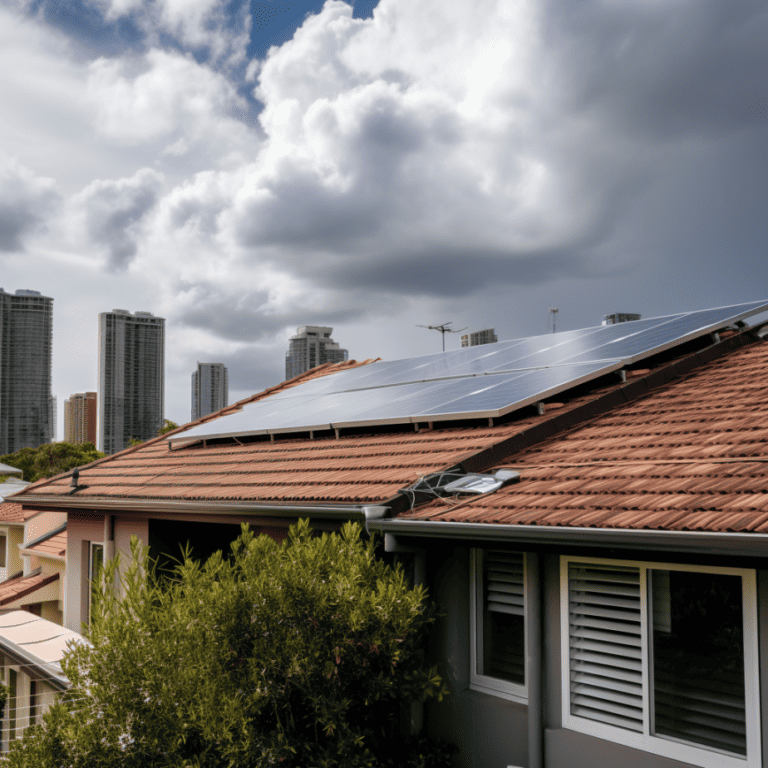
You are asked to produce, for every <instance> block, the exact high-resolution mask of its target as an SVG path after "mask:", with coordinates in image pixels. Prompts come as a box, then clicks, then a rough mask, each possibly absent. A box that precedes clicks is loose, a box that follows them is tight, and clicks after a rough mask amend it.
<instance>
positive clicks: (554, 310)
mask: <svg viewBox="0 0 768 768" xmlns="http://www.w3.org/2000/svg"><path fill="white" fill-rule="evenodd" d="M559 311H560V310H559V309H558V308H557V307H550V308H549V314H550V315H552V333H554V332H555V324H556V323H557V313H558V312H559Z"/></svg>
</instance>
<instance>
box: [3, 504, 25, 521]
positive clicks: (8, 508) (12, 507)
mask: <svg viewBox="0 0 768 768" xmlns="http://www.w3.org/2000/svg"><path fill="white" fill-rule="evenodd" d="M23 522H24V510H23V509H22V507H21V504H14V503H13V502H10V501H4V502H2V503H0V524H2V523H19V524H21V523H23Z"/></svg>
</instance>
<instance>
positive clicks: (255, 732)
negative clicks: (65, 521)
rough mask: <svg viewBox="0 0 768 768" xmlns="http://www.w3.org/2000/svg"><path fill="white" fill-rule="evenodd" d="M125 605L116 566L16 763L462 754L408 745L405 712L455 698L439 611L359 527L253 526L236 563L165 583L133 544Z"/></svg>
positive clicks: (345, 759)
mask: <svg viewBox="0 0 768 768" xmlns="http://www.w3.org/2000/svg"><path fill="white" fill-rule="evenodd" d="M133 554H134V558H133V562H132V563H131V564H130V566H129V567H128V568H127V569H126V571H125V573H124V575H123V577H122V580H123V589H122V591H123V592H124V596H123V597H122V599H118V598H117V597H116V595H115V593H114V591H113V590H112V589H111V588H110V587H109V586H108V585H110V584H113V583H114V578H115V564H114V562H113V563H111V564H108V565H107V566H105V568H104V572H103V573H104V575H103V578H102V580H101V583H100V586H99V589H100V595H99V600H98V601H97V605H98V608H97V609H96V611H95V612H94V616H93V617H92V623H91V627H90V640H91V641H92V643H93V646H92V647H86V646H80V647H77V648H74V649H72V650H71V651H70V652H69V653H68V655H67V657H66V659H65V661H64V662H63V667H64V670H65V672H66V674H67V676H68V677H69V679H70V680H71V681H72V683H73V687H72V689H71V691H70V692H69V693H68V695H67V697H66V700H65V701H62V703H60V704H58V705H56V706H55V707H53V708H52V709H51V710H49V712H48V713H46V714H45V716H44V717H43V723H42V725H41V726H37V727H34V728H32V729H29V730H28V731H27V732H26V733H25V735H24V737H23V738H22V739H21V740H19V741H17V742H15V743H14V744H13V746H12V747H11V752H10V755H9V765H10V766H11V768H33V767H34V768H54V766H57V767H58V766H59V765H68V766H72V767H73V768H86V766H87V768H101V767H102V766H103V768H107V766H109V768H112V767H113V766H125V767H126V768H129V767H130V768H133V767H134V766H135V767H136V768H139V767H140V766H142V767H143V766H157V767H158V768H159V767H161V766H162V767H163V768H165V767H166V766H167V767H168V768H170V766H173V767H174V768H193V767H195V768H202V766H205V767H206V768H219V767H221V768H224V767H225V766H226V767H227V768H240V767H241V766H242V767H243V768H245V767H248V768H267V767H268V766H269V767H271V768H275V767H276V766H280V767H281V768H384V767H385V766H386V767H387V768H394V767H395V766H397V767H398V768H401V767H403V766H404V767H408V768H431V766H438V765H440V766H443V765H446V764H447V763H448V757H449V755H450V752H451V750H450V749H449V748H447V747H446V746H445V745H444V744H441V743H438V742H431V741H430V740H428V739H426V738H421V739H409V738H403V737H401V736H400V730H399V728H400V712H401V707H402V706H403V705H404V704H407V703H408V702H411V701H414V700H419V699H422V700H423V699H425V698H426V697H429V696H438V697H440V696H442V695H443V693H444V685H443V683H442V680H441V678H440V677H439V675H438V674H437V672H436V670H435V669H425V668H424V667H423V664H422V651H421V649H422V648H423V647H424V643H425V639H426V633H427V631H428V629H429V626H430V624H431V623H432V622H433V621H434V618H435V609H434V607H433V606H431V605H430V604H429V603H428V602H427V599H426V592H425V589H424V588H423V587H416V588H411V587H410V586H409V585H408V583H407V581H406V579H405V577H404V575H403V572H402V570H401V569H399V568H391V567H390V566H388V565H387V564H385V563H383V562H382V561H380V560H379V559H377V558H376V556H375V553H374V545H373V543H372V542H371V541H364V540H363V538H362V532H361V529H360V527H359V526H358V525H355V524H351V523H349V524H346V525H345V526H344V527H343V529H342V532H341V534H324V535H322V536H318V537H316V536H313V535H312V532H311V530H310V528H309V525H308V523H307V521H302V522H300V523H298V524H297V525H296V526H294V527H293V528H292V529H291V531H290V534H289V537H288V538H287V539H286V540H285V541H284V542H283V543H282V544H277V543H276V542H275V541H273V540H272V539H270V538H268V537H266V536H259V537H258V538H254V537H253V535H252V534H251V533H250V531H248V529H247V528H246V527H245V526H244V527H243V533H242V535H241V537H240V538H239V539H238V540H237V541H236V542H235V544H233V550H232V555H231V557H229V558H227V559H225V558H224V557H223V556H222V555H221V553H217V554H215V555H214V556H213V557H211V558H210V559H209V560H208V561H207V563H205V565H200V564H199V563H197V562H195V561H193V560H190V559H189V558H188V557H186V558H185V559H184V561H183V563H181V564H180V565H179V566H178V568H177V569H176V571H175V573H174V575H173V577H171V578H158V577H155V576H154V575H153V573H152V569H151V567H150V564H149V562H148V560H147V556H146V552H142V551H141V550H140V548H139V545H138V544H137V543H136V542H135V541H134V543H133Z"/></svg>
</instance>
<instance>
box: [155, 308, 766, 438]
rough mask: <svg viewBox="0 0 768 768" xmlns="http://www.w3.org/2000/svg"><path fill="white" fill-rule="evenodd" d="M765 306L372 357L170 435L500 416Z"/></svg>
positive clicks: (279, 431) (219, 434)
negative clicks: (440, 350) (386, 357)
mask: <svg viewBox="0 0 768 768" xmlns="http://www.w3.org/2000/svg"><path fill="white" fill-rule="evenodd" d="M766 310H768V302H765V301H763V302H749V303H745V304H737V305H731V306H726V307H716V308H713V309H708V310H701V311H698V312H684V313H678V314H675V315H667V316H664V317H659V318H647V319H646V320H635V321H631V322H628V323H619V324H615V325H608V326H593V327H590V328H584V329H578V330H574V331H565V332H562V333H559V334H547V335H542V336H535V337H526V338H522V339H512V340H509V341H506V342H497V343H496V344H493V345H487V347H491V346H492V347H493V348H492V349H488V348H487V347H485V348H484V347H482V346H481V347H470V348H465V349H460V350H452V351H450V352H447V353H435V354H433V355H424V356H421V357H418V358H407V359H404V360H394V361H386V362H385V361H382V362H376V363H372V364H370V365H369V366H365V367H363V368H356V369H352V370H348V371H340V372H338V373H336V374H332V375H329V376H325V377H319V378H316V379H312V380H310V381H308V382H304V383H302V384H298V385H296V386H294V387H290V388H288V389H286V390H284V391H282V392H276V393H275V394H274V395H271V396H268V397H265V398H264V399H262V400H259V401H256V402H254V403H249V404H247V405H245V406H243V408H242V409H240V410H239V411H236V412H235V413H232V414H229V415H227V416H222V417H220V418H218V419H215V420H212V421H210V422H206V423H204V424H199V425H197V426H195V427H191V428H190V429H189V430H187V431H186V432H182V433H179V434H177V435H173V436H171V437H169V438H168V440H169V441H170V442H171V443H183V442H189V441H194V440H199V439H216V438H224V437H245V436H249V435H263V434H283V433H304V432H315V431H321V430H327V429H343V428H350V427H361V426H375V425H377V424H381V425H384V424H399V423H401V424H407V423H419V422H426V421H431V422H439V421H456V420H463V419H473V418H485V417H488V418H499V417H502V416H504V415H506V414H508V413H510V412H512V411H514V410H517V409H520V408H524V407H526V406H527V405H531V404H533V403H536V402H539V401H541V400H544V399H546V398H549V397H553V396H555V395H557V394H559V393H561V392H563V391H565V390H567V389H571V388H573V387H575V386H578V385H579V384H583V383H585V382H587V381H590V380H593V379H595V378H598V377H600V376H604V375H606V374H609V373H611V372H613V371H616V370H619V369H621V368H623V367H624V366H626V365H631V364H633V363H635V362H638V361H639V360H642V359H645V358H648V357H651V356H652V355H655V354H658V353H659V352H663V351H665V350H667V349H670V348H672V347H675V346H678V345H680V344H683V343H685V342H686V341H690V340H692V339H694V338H697V337H700V336H704V335H706V334H708V333H713V332H715V331H718V330H720V329H722V328H723V327H726V326H728V325H732V324H733V323H736V322H738V321H740V320H744V319H745V318H747V317H749V316H750V315H754V314H757V313H760V312H763V311H766ZM553 342H554V343H553ZM543 344H548V346H546V347H542V346H541V345H543ZM579 344H580V345H581V346H582V347H583V349H582V350H581V351H577V352H576V353H575V354H568V353H569V352H570V353H572V352H573V347H574V345H579ZM494 362H495V363H498V365H495V366H492V367H488V365H489V364H490V363H494ZM438 374H444V375H438ZM483 393H484V394H483ZM505 393H508V394H505ZM502 403H504V404H502ZM476 406H484V407H476ZM462 408H464V410H461V409H462ZM369 413H370V414H371V415H370V416H369V415H368V414H369ZM374 413H375V415H373V414H374ZM308 421H311V423H307V422H308ZM228 425H229V426H228Z"/></svg>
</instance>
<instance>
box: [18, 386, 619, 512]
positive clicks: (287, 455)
mask: <svg viewBox="0 0 768 768" xmlns="http://www.w3.org/2000/svg"><path fill="white" fill-rule="evenodd" d="M310 373H311V372H310ZM296 381H297V379H294V380H292V382H287V384H293V383H295V382H296ZM616 381H617V382H618V377H616ZM615 386H618V384H616V385H611V386H609V387H608V389H612V388H614V387H615ZM272 391H274V390H272ZM268 392H269V390H268ZM263 396H265V393H260V394H259V395H256V396H254V398H249V401H252V400H254V399H258V398H260V397H263ZM595 397H596V395H595V394H594V393H586V394H583V395H581V396H579V397H575V398H574V399H573V400H572V401H571V402H569V403H568V404H567V405H565V406H563V407H559V406H553V409H552V411H551V412H549V411H547V412H545V413H544V414H543V415H530V414H531V413H533V409H528V410H526V411H525V412H524V414H523V415H522V416H520V417H519V419H517V420H515V421H512V422H509V423H507V424H502V425H496V426H459V427H456V426H454V427H440V428H435V429H433V430H425V429H422V430H421V431H419V432H416V431H413V430H411V431H408V430H407V429H405V430H401V431H394V432H379V433H374V434H367V435H359V434H358V435H345V434H344V433H342V434H341V436H340V437H339V438H338V439H337V438H335V437H316V438H315V439H310V438H309V437H308V436H306V435H305V436H300V437H290V438H289V437H284V438H279V439H277V440H275V441H274V442H270V441H269V440H261V441H256V442H251V443H243V444H238V443H236V442H225V443H218V444H216V443H212V444H208V445H207V446H203V444H202V443H201V442H197V443H193V444H191V445H188V446H183V444H182V447H177V448H174V449H173V450H169V449H168V444H167V442H166V441H165V440H163V439H155V440H151V441H148V442H146V443H144V444H143V445H141V446H137V447H134V448H132V449H128V450H126V451H123V452H121V453H117V454H114V455H113V456H110V457H107V458H105V459H101V460H99V461H97V462H94V463H93V464H91V465H89V466H88V467H86V468H81V472H80V479H79V483H80V485H81V486H85V487H83V488H82V489H81V490H79V491H78V492H77V494H76V497H77V499H78V500H83V499H89V498H93V499H94V500H95V499H135V500H137V501H150V500H191V501H207V500H216V501H255V502H258V501H267V502H276V503H278V504H279V503H286V504H288V503H293V504H295V503H306V504H323V503H326V504H328V503H335V504H349V505H358V504H367V503H375V502H381V501H385V500H388V499H391V498H392V497H394V496H395V495H396V494H397V492H398V490H400V489H401V488H403V487H405V486H408V485H410V484H412V483H414V482H415V481H416V480H417V479H418V478H419V477H420V476H421V475H425V474H429V473H431V472H436V471H438V470H441V469H444V468H446V467H452V466H455V465H456V464H458V463H459V462H460V461H463V460H465V459H467V458H468V457H472V456H474V455H476V454H478V452H482V451H484V450H487V449H489V448H492V447H493V446H494V445H495V444H496V443H498V442H499V441H503V440H505V439H509V438H511V437H513V436H515V435H517V434H519V433H521V432H523V431H525V430H527V429H530V428H531V427H535V426H536V425H537V424H541V423H544V422H546V421H547V420H548V419H549V418H550V417H551V415H552V413H558V414H562V413H564V412H567V411H569V410H572V409H574V408H576V407H578V406H579V405H581V404H583V403H585V402H588V401H590V400H592V399H594V398H595ZM242 402H247V401H242ZM225 412H228V411H222V412H220V413H225ZM208 418H210V417H208ZM70 482H71V480H70V477H69V476H68V475H64V476H62V477H61V478H60V479H56V478H52V479H49V480H41V481H39V482H37V483H35V484H33V485H31V486H29V487H28V488H27V489H26V490H25V492H24V494H23V495H24V496H29V495H31V494H35V495H39V496H43V495H44V496H45V497H46V498H50V497H61V498H65V497H69V496H70V491H71V486H70Z"/></svg>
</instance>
